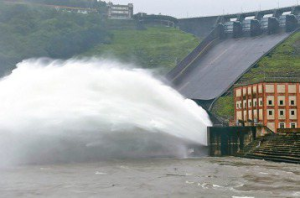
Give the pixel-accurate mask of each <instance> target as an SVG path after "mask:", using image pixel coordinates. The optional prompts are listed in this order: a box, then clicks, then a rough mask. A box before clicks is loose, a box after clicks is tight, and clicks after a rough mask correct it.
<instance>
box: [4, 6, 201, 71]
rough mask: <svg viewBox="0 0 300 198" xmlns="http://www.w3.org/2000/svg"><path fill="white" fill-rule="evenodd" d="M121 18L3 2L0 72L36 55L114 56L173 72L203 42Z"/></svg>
mask: <svg viewBox="0 0 300 198" xmlns="http://www.w3.org/2000/svg"><path fill="white" fill-rule="evenodd" d="M32 1H33V0H32ZM38 1H40V0H38ZM53 1H54V0H53ZM83 1H84V0H83ZM69 2H73V1H71V0H70V1H69ZM116 22H118V21H113V20H106V19H105V18H104V17H103V15H102V14H100V13H99V12H95V13H89V14H80V13H77V12H68V11H63V10H61V11H57V10H55V9H51V8H47V7H43V6H33V5H30V6H29V5H26V4H15V5H14V4H12V5H11V4H5V3H1V2H0V74H3V73H4V72H7V71H10V70H12V69H13V68H14V67H15V65H16V63H18V62H20V61H21V60H23V59H27V58H32V57H50V58H59V59H67V58H71V57H74V56H108V55H110V56H114V57H116V58H117V59H120V60H122V61H127V62H133V63H136V64H137V65H139V66H141V67H146V68H149V67H150V68H157V67H163V68H165V69H164V70H165V71H167V70H169V69H171V68H172V67H174V66H175V61H176V60H180V59H182V58H184V57H185V56H186V55H187V54H188V53H189V52H190V51H192V50H193V49H194V47H195V46H196V45H197V44H198V42H199V41H198V40H197V39H196V37H194V36H192V35H190V34H186V33H183V32H181V31H180V30H177V29H172V28H166V27H160V28H158V27H157V28H154V27H149V28H148V29H145V28H144V29H143V30H137V27H138V26H137V25H136V22H135V21H133V20H131V21H122V23H123V24H120V23H119V22H118V23H116ZM116 27H120V28H117V29H118V30H116Z"/></svg>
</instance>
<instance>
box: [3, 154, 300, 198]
mask: <svg viewBox="0 0 300 198" xmlns="http://www.w3.org/2000/svg"><path fill="white" fill-rule="evenodd" d="M0 177H1V180H0V192H1V193H0V197H5V198H6V197H74V198H75V197H116V198H117V197H124V198H127V197H128V198H132V197H134V198H135V197H137V198H139V197H178V198H179V197H191V198H192V197H197V198H198V197H199V198H200V197H204V198H207V197H218V198H223V197H224V198H228V197H229V198H238V197H255V198H267V197H300V188H299V186H300V167H299V165H294V164H285V163H273V162H265V161H259V160H248V159H239V158H200V159H182V160H176V159H143V160H142V159H139V160H110V161H102V162H97V163H83V164H81V163H76V164H69V165H66V164H64V165H45V166H23V167H18V168H7V169H0Z"/></svg>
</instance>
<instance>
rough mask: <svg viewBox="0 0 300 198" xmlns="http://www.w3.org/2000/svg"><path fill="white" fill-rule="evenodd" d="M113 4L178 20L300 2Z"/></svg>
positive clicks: (152, 0) (140, 0) (147, 0)
mask: <svg viewBox="0 0 300 198" xmlns="http://www.w3.org/2000/svg"><path fill="white" fill-rule="evenodd" d="M111 1H112V2H113V3H119V4H127V3H134V12H135V13H137V12H146V13H148V14H159V13H161V14H166V15H171V16H175V17H178V18H185V17H187V16H189V17H196V16H210V15H219V14H222V13H223V12H224V13H226V14H227V13H239V12H242V11H243V12H246V11H253V10H259V9H260V8H261V9H273V8H276V7H278V2H279V6H280V7H286V6H291V5H296V4H297V2H299V4H300V0H298V1H297V0H111Z"/></svg>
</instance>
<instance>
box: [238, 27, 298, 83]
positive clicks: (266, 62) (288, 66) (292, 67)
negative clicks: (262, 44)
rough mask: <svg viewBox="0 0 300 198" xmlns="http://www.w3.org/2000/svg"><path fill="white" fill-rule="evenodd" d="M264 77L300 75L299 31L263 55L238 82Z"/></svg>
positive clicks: (249, 81)
mask: <svg viewBox="0 0 300 198" xmlns="http://www.w3.org/2000/svg"><path fill="white" fill-rule="evenodd" d="M264 77H266V78H274V77H275V78H279V77H298V78H299V77H300V32H298V33H296V34H294V35H293V36H292V37H290V38H289V39H288V40H286V41H285V42H284V43H282V44H281V45H279V46H278V47H277V48H276V49H275V50H274V51H273V52H271V53H270V54H269V55H268V56H266V57H264V58H263V59H262V60H261V61H260V62H259V63H258V64H257V66H256V67H254V68H253V69H251V70H250V71H249V72H248V73H247V74H245V75H244V76H243V77H242V78H241V80H240V81H239V83H251V82H255V81H257V80H261V79H263V78H264Z"/></svg>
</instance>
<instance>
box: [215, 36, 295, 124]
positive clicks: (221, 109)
mask: <svg viewBox="0 0 300 198" xmlns="http://www.w3.org/2000/svg"><path fill="white" fill-rule="evenodd" d="M290 77H295V78H298V79H299V78H300V32H298V33H296V34H294V35H293V36H292V37H290V38H289V39H287V40H286V41H285V42H284V43H282V44H281V45H279V46H278V47H277V48H276V49H275V50H273V51H272V52H271V53H270V54H269V55H268V56H266V57H264V58H263V59H262V60H261V61H259V62H258V64H257V65H256V66H255V67H254V68H252V69H251V70H250V71H249V72H248V73H246V74H245V75H244V76H243V77H242V78H241V79H240V80H239V82H238V83H239V84H247V83H252V82H256V81H259V80H263V79H264V78H266V79H273V78H275V79H280V78H290ZM233 109H234V102H233V95H232V94H231V95H229V96H226V97H221V98H220V99H219V100H218V101H217V102H216V105H215V106H214V109H213V112H214V113H216V114H217V115H218V116H220V117H221V118H223V119H225V120H230V119H232V118H233V116H234V112H233Z"/></svg>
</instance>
